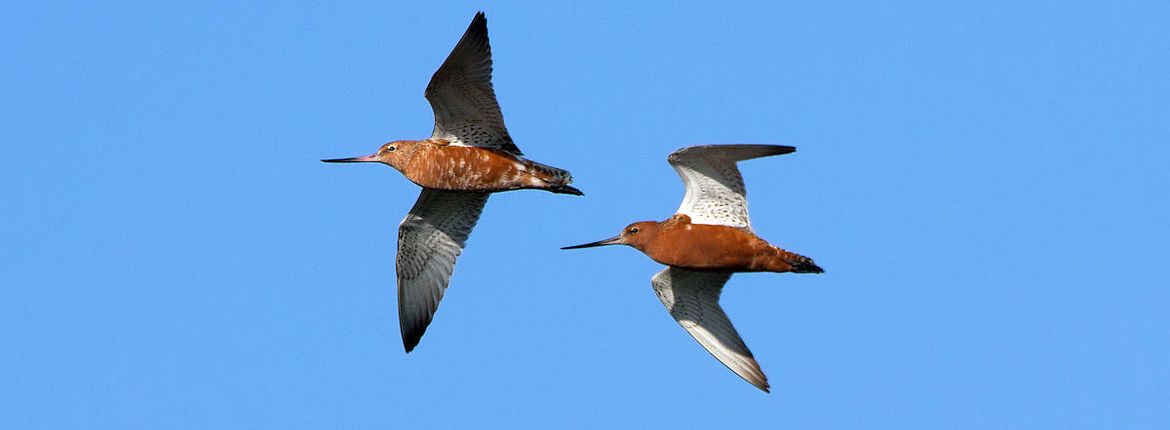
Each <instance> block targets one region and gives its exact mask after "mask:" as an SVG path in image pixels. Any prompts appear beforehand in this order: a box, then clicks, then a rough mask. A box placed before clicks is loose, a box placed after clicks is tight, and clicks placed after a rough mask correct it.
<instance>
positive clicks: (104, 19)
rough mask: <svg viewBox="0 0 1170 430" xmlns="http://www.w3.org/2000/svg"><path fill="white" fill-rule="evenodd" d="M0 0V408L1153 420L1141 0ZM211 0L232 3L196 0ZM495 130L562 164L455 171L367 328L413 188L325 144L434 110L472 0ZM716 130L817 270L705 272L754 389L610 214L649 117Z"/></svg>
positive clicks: (435, 422)
mask: <svg viewBox="0 0 1170 430" xmlns="http://www.w3.org/2000/svg"><path fill="white" fill-rule="evenodd" d="M27 3H28V4H23V5H13V4H6V5H4V6H0V54H2V55H0V94H2V96H0V142H2V145H3V156H2V157H0V179H2V180H0V221H2V222H0V266H2V267H3V269H2V270H0V285H2V289H0V346H2V351H0V427H3V428H13V429H15V428H53V427H56V428H298V427H300V428H386V427H400V428H415V427H449V426H456V425H461V426H469V425H474V426H489V425H492V426H494V425H499V426H508V427H520V428H524V427H529V428H531V427H546V426H557V427H570V428H597V427H601V426H606V427H634V426H636V427H676V426H681V427H684V428H685V427H703V426H711V425H727V424H742V425H743V426H745V427H748V426H752V427H760V426H764V427H765V428H777V427H791V428H858V427H860V428H938V427H940V426H942V427H951V428H1166V427H1168V426H1170V407H1168V400H1170V345H1168V344H1170V289H1168V287H1170V265H1168V264H1167V260H1166V259H1167V257H1170V245H1168V243H1170V170H1168V164H1170V145H1168V143H1170V126H1168V124H1170V102H1168V100H1170V91H1168V90H1170V88H1168V84H1167V76H1170V52H1168V50H1170V48H1168V47H1170V36H1168V34H1170V33H1168V32H1167V29H1166V23H1167V22H1168V19H1170V13H1168V12H1170V11H1168V9H1167V6H1164V3H1160V2H1148V3H1141V2H1133V3H1129V2H1126V3H1124V4H1106V3H1109V2H1057V1H1053V2H1040V3H1028V4H1020V3H1018V2H979V4H978V5H946V6H942V5H938V4H936V3H934V2H913V3H907V2H895V3H890V2H881V4H880V5H875V4H871V3H872V2H857V3H855V4H854V3H830V4H820V3H817V4H795V3H788V2H760V3H758V4H750V5H746V4H745V5H742V6H740V7H729V6H717V5H714V4H707V5H702V6H690V5H688V6H682V5H675V4H672V3H666V2H662V3H645V4H640V5H631V4H628V3H629V2H619V3H614V4H607V5H577V6H572V7H565V6H553V5H532V4H520V3H500V4H497V3H492V4H483V3H472V2H456V3H455V4H451V5H444V6H431V5H429V4H428V3H430V2H417V1H416V2H410V3H409V4H395V3H393V2H368V3H350V4H345V5H328V6H326V5H319V4H317V2H307V3H302V4H296V5H289V4H284V3H279V4H263V3H256V4H234V3H231V4H225V5H216V6H205V5H191V4H183V5H180V4H172V5H163V4H156V3H154V2H142V3H139V4H134V5H120V6H113V5H94V4H90V2H85V3H78V4H56V5H50V4H47V3H48V2H27ZM229 3H230V2H229ZM478 9H483V10H485V11H486V12H487V17H488V22H489V29H490V34H491V38H492V45H493V49H494V52H495V65H496V67H495V71H496V73H495V84H496V91H497V93H498V95H499V99H500V103H501V105H502V106H503V110H504V114H505V118H506V119H507V123H508V126H509V129H510V131H511V133H512V136H513V137H514V138H515V140H516V142H517V144H518V145H519V146H520V147H521V148H522V149H523V150H524V151H525V152H526V153H527V154H528V155H529V156H531V157H532V158H533V159H535V160H538V161H541V162H544V163H548V164H552V165H556V166H559V167H564V168H566V169H569V170H571V171H572V172H573V173H574V175H575V176H576V178H577V183H576V185H578V186H579V187H580V188H581V189H582V190H584V191H585V193H586V197H584V198H574V197H570V196H561V195H552V194H548V193H541V192H514V193H506V194H502V195H498V196H496V197H494V198H492V200H491V201H490V202H489V203H488V207H487V210H486V211H485V214H484V216H483V218H482V219H481V221H480V223H479V226H478V228H477V229H476V230H475V232H474V234H473V235H472V236H471V240H470V242H469V247H468V248H467V251H466V252H465V253H464V255H463V257H462V258H461V260H460V262H459V265H458V267H457V270H456V272H455V276H454V278H453V281H452V287H451V289H450V290H449V291H448V295H447V297H446V299H445V300H444V301H443V305H442V307H441V308H440V310H439V312H438V315H437V317H436V320H435V322H434V324H433V325H432V326H431V328H430V330H429V331H428V332H427V335H426V337H424V338H423V341H422V344H421V345H420V347H419V348H418V349H417V350H416V351H415V352H414V353H412V354H410V355H406V354H404V353H403V351H402V346H401V341H400V339H399V333H398V326H397V316H396V305H395V292H394V289H395V286H394V267H393V260H394V243H395V237H396V233H395V232H396V228H397V224H398V222H399V220H400V219H402V217H403V215H404V214H405V213H406V212H407V210H408V209H409V208H410V206H411V204H412V203H413V202H414V200H415V197H416V195H417V194H418V188H417V187H416V186H414V185H413V184H410V183H409V182H407V181H406V180H405V179H403V178H402V177H401V176H400V175H399V174H398V173H396V172H394V171H393V170H391V169H390V168H387V167H383V166H373V165H344V166H338V165H327V164H322V163H320V162H319V161H317V160H319V159H321V158H330V157H343V156H354V155H363V154H366V153H369V152H370V151H372V150H373V149H374V148H376V147H377V145H379V144H381V143H382V142H385V141H388V140H391V139H397V138H422V137H426V136H428V135H429V133H430V130H431V124H432V116H431V111H430V108H429V106H428V105H427V103H426V101H425V100H424V99H423V97H422V92H423V88H424V87H425V85H426V82H427V80H428V79H429V78H430V75H431V73H433V72H434V70H435V68H436V67H437V66H438V65H439V64H440V63H441V62H442V60H443V59H444V58H445V57H446V55H447V53H448V51H449V50H450V49H451V47H452V46H454V43H455V42H456V41H457V40H458V38H459V36H460V34H462V32H463V30H464V29H465V28H466V26H467V24H468V22H469V21H470V20H471V17H472V15H473V14H474V13H475V11H476V10H478ZM705 143H776V144H787V145H793V146H796V147H797V148H798V151H797V152H796V153H795V154H792V155H786V156H783V157H775V158H769V159H762V160H755V161H750V162H747V163H745V164H744V165H743V172H744V175H745V177H746V180H747V184H748V190H749V195H750V196H751V204H752V206H751V209H752V215H753V221H754V223H755V226H756V229H757V230H758V231H759V232H760V234H761V235H762V236H763V237H765V238H767V239H769V240H771V241H773V242H775V243H779V244H781V245H782V246H785V247H788V248H790V249H792V250H794V251H796V252H799V253H801V254H805V255H808V256H811V257H813V258H815V259H816V261H817V262H818V263H819V264H820V265H821V266H823V267H824V268H825V269H826V271H827V272H826V273H825V274H824V275H820V276H810V275H804V276H801V275H776V274H746V275H737V276H735V277H733V278H732V280H731V282H730V283H729V284H728V287H727V289H726V290H725V291H724V296H723V304H724V306H725V308H726V309H727V311H728V313H729V314H730V315H731V318H732V320H733V321H734V322H735V323H736V325H737V326H738V328H739V331H740V332H741V333H742V334H743V336H744V337H745V339H746V341H747V343H748V345H749V346H751V348H752V349H753V351H754V352H755V354H756V356H757V357H758V358H759V360H760V362H761V364H762V366H763V368H764V370H765V371H766V373H767V374H768V376H769V378H770V380H771V382H772V386H773V389H774V392H773V394H771V395H765V394H763V393H761V392H759V391H757V390H756V389H754V388H752V387H751V386H750V385H748V384H746V383H744V382H743V381H742V380H740V379H739V378H737V377H736V376H735V375H733V374H731V373H730V372H729V371H727V370H726V369H725V368H723V366H721V365H719V364H718V363H717V362H716V361H715V360H713V359H712V358H711V357H710V356H708V355H707V353H706V352H704V351H703V350H702V349H701V348H700V347H699V346H698V345H697V344H696V343H695V342H694V341H693V340H692V339H691V338H690V337H688V336H687V335H686V334H685V333H684V332H683V331H682V330H681V329H680V328H679V327H678V326H677V325H676V324H675V323H674V321H672V320H671V319H670V318H669V317H668V316H667V314H666V312H665V310H664V309H663V307H662V305H661V304H659V302H658V300H657V299H656V298H655V297H654V294H653V293H652V291H651V289H650V285H649V278H650V276H651V275H653V274H654V273H655V272H656V271H657V270H659V266H658V265H657V264H655V263H654V262H652V261H650V260H649V259H647V258H645V257H644V256H642V255H640V254H638V253H637V252H635V251H633V250H631V249H628V248H603V249H596V250H590V251H578V252H568V251H560V250H558V249H557V248H558V247H560V246H564V245H570V244H576V243H581V242H585V241H590V240H596V239H601V238H605V237H608V236H610V235H612V234H614V233H616V232H617V231H618V229H619V228H621V227H622V226H624V225H625V224H626V223H628V222H631V221H635V220H643V219H663V218H665V217H667V216H669V215H670V214H672V213H673V211H674V209H675V208H676V207H677V205H678V203H679V200H680V199H681V196H682V187H681V184H680V182H679V181H678V179H677V178H676V177H675V174H674V172H673V171H672V170H671V169H670V167H669V166H668V165H667V164H666V162H665V157H666V154H668V153H669V152H670V151H672V150H674V149H677V148H679V147H682V146H686V145H693V144H705Z"/></svg>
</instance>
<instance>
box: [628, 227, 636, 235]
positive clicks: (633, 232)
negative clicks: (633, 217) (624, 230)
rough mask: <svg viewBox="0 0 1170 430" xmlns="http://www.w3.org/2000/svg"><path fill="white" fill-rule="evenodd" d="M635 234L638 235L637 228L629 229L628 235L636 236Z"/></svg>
mask: <svg viewBox="0 0 1170 430" xmlns="http://www.w3.org/2000/svg"><path fill="white" fill-rule="evenodd" d="M637 233H638V227H633V228H631V229H630V234H637Z"/></svg>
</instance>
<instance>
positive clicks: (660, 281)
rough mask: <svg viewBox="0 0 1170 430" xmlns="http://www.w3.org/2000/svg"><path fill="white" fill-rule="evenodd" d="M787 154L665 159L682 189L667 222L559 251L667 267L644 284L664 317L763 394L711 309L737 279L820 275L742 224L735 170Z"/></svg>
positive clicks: (743, 205) (784, 149) (717, 151)
mask: <svg viewBox="0 0 1170 430" xmlns="http://www.w3.org/2000/svg"><path fill="white" fill-rule="evenodd" d="M793 151H795V148H793V147H790V146H779V145H707V146H693V147H687V148H683V149H680V150H678V151H675V152H674V153H672V154H670V157H669V158H668V160H669V161H670V164H671V166H673V167H674V168H675V170H676V171H677V172H678V174H679V177H681V178H682V180H683V183H684V185H686V195H685V196H684V197H683V202H682V204H681V205H680V206H679V209H678V211H677V213H675V215H674V216H672V217H670V218H669V219H667V220H666V221H662V222H655V221H641V222H636V223H633V224H630V225H628V226H626V228H625V229H624V230H622V233H621V234H620V235H618V236H615V237H612V238H609V239H605V240H600V241H597V242H592V243H587V244H584V245H577V246H570V247H565V248H564V249H576V248H587V247H593V246H603V245H629V246H631V247H633V248H635V249H637V250H639V251H641V252H642V253H644V254H646V256H648V257H650V258H651V259H652V260H654V261H656V262H658V263H661V264H664V265H666V266H668V267H667V268H666V269H664V270H662V271H661V272H658V274H656V275H654V277H653V278H652V279H651V281H650V283H651V286H652V287H653V288H654V293H655V295H657V296H658V299H659V300H661V301H662V304H663V305H665V306H666V308H667V310H668V311H669V312H670V315H671V316H672V317H673V318H674V319H675V321H677V322H678V323H679V325H681V326H682V327H683V328H684V329H686V330H687V332H688V333H690V334H691V336H692V337H694V338H695V340H696V341H698V342H699V344H701V345H702V346H703V348H706V349H707V351H708V352H710V353H711V355H713V356H715V358H717V359H719V361H720V362H722V363H723V364H724V365H726V366H727V367H728V368H729V369H731V370H732V371H733V372H735V373H736V374H738V375H739V376H740V377H742V378H744V380H747V381H748V382H750V383H751V384H752V385H755V386H756V387H758V388H760V389H761V390H764V391H768V389H769V386H768V378H767V377H766V376H764V373H763V371H761V370H760V365H759V363H757V362H756V360H755V357H753V356H752V353H751V351H750V350H748V348H747V345H745V344H744V343H743V340H742V339H741V338H740V336H739V333H738V332H736V330H735V327H734V326H732V325H731V320H730V319H728V318H727V314H725V313H724V312H723V309H722V308H721V307H720V306H719V296H720V294H721V293H722V291H723V285H724V284H725V283H726V282H727V280H728V279H730V278H731V275H732V274H733V273H737V272H779V273H784V272H795V273H821V272H823V270H822V269H821V268H820V267H819V266H817V265H816V263H814V262H813V261H812V259H810V258H808V257H805V256H802V255H799V254H796V253H792V252H789V251H786V250H784V249H781V248H779V247H776V246H774V245H772V244H770V243H768V242H767V241H765V240H764V239H761V238H760V237H759V236H757V235H756V234H755V232H754V231H753V230H752V228H751V223H750V221H749V220H748V212H747V191H746V189H745V188H744V185H743V177H742V176H741V175H740V173H739V169H738V168H736V165H735V163H736V162H737V161H741V160H747V159H752V158H758V157H766V156H770V155H779V154H787V153H790V152H793Z"/></svg>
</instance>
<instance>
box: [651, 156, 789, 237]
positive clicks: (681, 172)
mask: <svg viewBox="0 0 1170 430" xmlns="http://www.w3.org/2000/svg"><path fill="white" fill-rule="evenodd" d="M793 151H796V148H793V147H791V146H782V145H704V146H689V147H686V148H683V149H680V150H678V151H675V152H674V153H672V154H670V156H669V157H667V158H666V160H667V161H668V162H670V165H671V166H672V167H674V170H675V171H676V172H678V176H679V177H681V178H682V181H683V185H685V186H686V190H687V191H686V195H685V196H683V201H682V205H680V206H679V207H678V213H680V214H684V215H687V216H689V217H691V222H693V223H696V224H715V225H726V226H731V227H738V228H743V229H748V230H751V221H749V220H748V209H747V190H746V189H745V188H744V186H743V176H741V175H740V174H739V168H737V167H736V166H735V163H736V162H737V161H742V160H749V159H752V158H759V157H767V156H769V155H779V154H787V153H790V152H793Z"/></svg>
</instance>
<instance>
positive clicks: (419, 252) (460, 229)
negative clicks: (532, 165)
mask: <svg viewBox="0 0 1170 430" xmlns="http://www.w3.org/2000/svg"><path fill="white" fill-rule="evenodd" d="M487 199H488V193H469V192H459V191H441V190H431V189H423V191H422V194H420V195H419V197H418V201H417V202H415V204H414V207H413V208H411V209H410V213H409V214H407V215H406V218H405V219H403V220H402V224H401V225H399V226H398V259H397V264H396V266H397V269H398V322H399V325H400V327H401V329H402V344H403V345H404V346H405V347H406V352H410V351H411V350H413V349H414V347H415V345H418V341H419V339H421V338H422V335H423V333H424V332H426V331H427V326H428V325H429V324H430V323H431V318H432V317H433V316H434V314H435V310H436V309H437V308H438V307H439V301H440V300H442V299H443V293H444V292H445V291H446V290H447V284H448V282H449V281H450V280H451V273H452V272H453V271H454V270H455V258H456V257H458V256H459V254H460V253H462V252H463V246H464V244H465V243H466V242H467V236H468V235H470V234H471V229H472V228H474V227H475V223H476V221H478V220H479V214H480V213H481V212H483V206H484V204H486V203H487Z"/></svg>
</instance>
